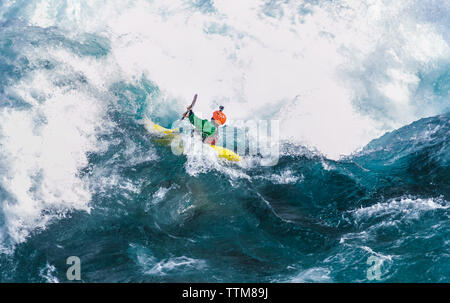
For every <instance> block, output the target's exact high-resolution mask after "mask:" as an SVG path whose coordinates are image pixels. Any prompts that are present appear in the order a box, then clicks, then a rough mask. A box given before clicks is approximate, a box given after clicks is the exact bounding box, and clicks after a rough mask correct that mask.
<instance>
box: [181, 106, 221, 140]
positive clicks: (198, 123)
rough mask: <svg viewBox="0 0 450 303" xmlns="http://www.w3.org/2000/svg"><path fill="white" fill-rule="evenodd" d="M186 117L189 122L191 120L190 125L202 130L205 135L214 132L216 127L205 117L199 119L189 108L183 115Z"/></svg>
mask: <svg viewBox="0 0 450 303" xmlns="http://www.w3.org/2000/svg"><path fill="white" fill-rule="evenodd" d="M185 117H186V118H189V122H191V124H192V125H194V127H195V129H197V130H198V131H200V132H202V134H203V135H205V136H211V135H212V134H214V133H215V131H216V129H215V127H214V126H213V125H212V124H211V122H209V121H208V120H206V119H203V120H202V119H200V118H199V117H197V116H196V115H195V114H194V112H193V111H192V110H189V112H188V113H187V114H186V115H185Z"/></svg>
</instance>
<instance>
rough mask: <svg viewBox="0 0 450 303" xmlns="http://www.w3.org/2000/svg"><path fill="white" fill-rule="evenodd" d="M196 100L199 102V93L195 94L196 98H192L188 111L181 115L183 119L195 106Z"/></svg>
mask: <svg viewBox="0 0 450 303" xmlns="http://www.w3.org/2000/svg"><path fill="white" fill-rule="evenodd" d="M195 102H197V94H195V96H194V100H192V103H191V105H189V106H188V108H187V111H186V112H185V113H184V115H183V117H181V120H183V119H184V118H186V117H185V115H187V113H188V112H189V111H190V110H191V109H192V108H193V107H194V105H195Z"/></svg>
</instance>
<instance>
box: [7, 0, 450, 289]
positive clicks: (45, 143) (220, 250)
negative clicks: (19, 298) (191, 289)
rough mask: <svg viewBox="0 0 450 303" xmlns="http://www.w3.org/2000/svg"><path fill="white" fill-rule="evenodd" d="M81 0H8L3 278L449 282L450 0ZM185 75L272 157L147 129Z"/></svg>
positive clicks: (186, 96) (175, 98) (181, 87)
mask: <svg viewBox="0 0 450 303" xmlns="http://www.w3.org/2000/svg"><path fill="white" fill-rule="evenodd" d="M80 3H81V4H77V5H75V4H71V2H69V1H67V2H66V1H33V2H29V1H23V2H21V1H14V2H8V1H5V2H2V4H0V24H1V29H0V73H1V77H0V155H1V157H0V281H2V282H66V281H68V280H67V277H66V270H67V268H68V267H69V265H67V264H66V260H67V258H68V257H69V256H78V257H79V258H80V260H81V279H82V281H85V282H141V281H146V282H449V273H450V259H449V241H448V239H449V233H450V228H449V226H450V225H449V199H450V187H449V180H450V170H449V160H450V152H449V147H448V144H449V137H450V136H449V134H450V115H449V105H450V103H449V62H450V61H449V59H450V56H449V54H450V52H449V50H450V48H449V45H448V41H449V40H448V37H449V36H448V20H449V18H448V16H449V8H448V6H446V5H445V4H443V3H441V2H438V1H431V2H430V3H429V5H428V6H427V7H426V9H425V8H424V7H422V6H423V4H421V2H418V1H404V2H402V4H398V5H397V6H393V5H392V6H390V7H385V6H381V5H380V6H375V5H372V6H371V5H368V6H367V7H360V6H355V7H352V6H351V5H350V4H349V5H348V6H343V5H341V4H342V3H341V4H336V3H330V2H329V1H286V2H283V3H277V2H275V1H259V2H258V1H255V2H254V3H253V4H252V5H253V6H251V7H250V6H249V7H247V6H242V7H237V6H231V5H230V4H228V5H227V4H226V2H224V1H161V2H160V1H134V2H131V1H130V2H126V1H125V2H124V1H121V2H117V3H116V2H112V1H108V2H98V3H97V4H95V5H94V4H89V3H83V2H80ZM255 7H256V8H257V9H256V10H255V9H254V8H255ZM377 12H378V13H380V12H381V14H380V15H377V14H378V13H377ZM371 16H373V19H371V18H372V17H371ZM380 16H383V18H381V17H380ZM399 16H401V17H399ZM446 16H447V18H446ZM359 18H361V20H364V22H362V21H361V20H360V19H359ZM360 21H361V23H358V22H360ZM366 23H367V24H366ZM394 23H395V24H398V23H401V24H402V26H403V27H402V29H397V27H396V29H392V24H394ZM314 24H319V25H320V26H318V27H316V26H314ZM415 24H421V25H422V26H421V27H416V26H415ZM344 25H345V26H344ZM364 26H368V27H367V28H365V27H364ZM399 28H400V27H399ZM353 30H355V31H353ZM347 31H348V32H347ZM355 34H356V35H357V36H356V38H355V36H354V35H355ZM291 35H292V36H291ZM390 35H396V37H397V39H396V40H395V41H393V40H390V38H392V37H391V36H390ZM279 37H282V38H279ZM372 38H373V40H371V39H372ZM358 39H360V43H354V42H352V41H353V40H356V41H358ZM283 41H284V42H286V44H283V43H284V42H283ZM428 45H432V46H433V47H432V51H430V50H429V48H428ZM324 49H325V51H323V50H324ZM335 75H338V77H335ZM294 80H295V81H294ZM196 92H198V93H199V96H200V100H199V104H198V105H197V107H198V111H199V112H200V113H202V112H203V113H207V112H208V111H210V110H212V109H213V108H215V107H216V103H220V104H224V105H225V112H226V113H227V115H228V118H229V126H233V123H235V124H234V125H235V126H237V128H238V129H239V127H240V126H239V125H240V124H239V121H233V119H242V120H245V119H250V118H252V119H269V118H273V119H278V120H280V121H281V122H280V123H281V130H282V137H281V138H280V140H281V141H280V143H281V145H280V157H279V161H278V163H277V164H276V165H275V166H270V167H266V166H261V165H260V164H259V163H260V162H259V158H258V157H251V156H244V161H243V163H242V164H229V163H225V162H221V161H218V160H217V161H216V160H211V159H205V158H198V157H193V156H192V155H187V156H186V155H182V156H177V155H174V154H172V153H171V152H170V149H169V148H168V147H167V146H163V145H160V144H158V143H155V142H154V141H152V139H151V136H150V135H149V134H148V133H147V132H146V130H145V129H144V127H143V126H142V124H141V119H142V117H143V116H144V115H145V114H146V115H149V116H151V117H152V119H154V120H155V121H157V122H159V123H160V124H162V125H164V126H167V127H168V126H170V125H171V123H172V122H173V121H175V120H176V119H177V118H178V117H179V115H180V113H181V112H182V111H183V109H184V107H185V105H186V104H189V103H190V101H191V100H190V98H191V96H192V95H193V94H194V93H196ZM330 100H331V101H332V102H330ZM317 121H320V123H318V122H317ZM347 123H348V124H347ZM296 125H298V127H295V126H296ZM241 130H242V129H241ZM371 257H374V258H376V260H378V261H377V262H378V263H372V262H371V261H370V260H371V259H370V258H371ZM374 264H378V268H377V269H378V272H379V275H376V277H375V278H373V273H374V272H373V271H372V270H371V268H373V267H372V266H373V265H374Z"/></svg>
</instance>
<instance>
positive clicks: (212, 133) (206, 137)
mask: <svg viewBox="0 0 450 303" xmlns="http://www.w3.org/2000/svg"><path fill="white" fill-rule="evenodd" d="M223 108H224V107H223V106H220V107H219V110H216V111H215V112H214V113H213V116H212V117H211V121H208V120H207V119H203V120H202V119H200V118H199V117H197V116H196V115H195V114H194V112H193V111H192V107H191V106H190V107H188V111H187V112H186V113H185V114H184V117H186V118H188V119H189V122H191V124H192V125H194V127H195V129H196V130H198V131H199V132H201V134H202V141H203V142H204V143H206V144H209V145H216V142H217V139H218V133H219V126H221V125H224V124H225V121H226V120H227V117H226V116H225V114H224V113H223Z"/></svg>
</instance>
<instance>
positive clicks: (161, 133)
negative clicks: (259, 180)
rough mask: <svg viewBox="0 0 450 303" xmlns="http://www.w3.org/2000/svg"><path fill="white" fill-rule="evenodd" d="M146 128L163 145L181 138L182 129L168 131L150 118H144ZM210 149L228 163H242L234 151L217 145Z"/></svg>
mask: <svg viewBox="0 0 450 303" xmlns="http://www.w3.org/2000/svg"><path fill="white" fill-rule="evenodd" d="M144 127H145V129H146V130H147V131H148V132H149V133H150V134H152V135H155V136H157V137H158V139H156V140H155V141H157V142H159V143H162V144H170V142H171V141H172V140H173V139H174V138H176V136H179V134H180V129H179V128H175V129H168V128H165V127H162V126H161V125H158V124H156V123H154V122H153V121H152V120H150V119H149V118H148V117H144ZM207 145H208V146H209V147H211V148H213V149H214V150H216V152H217V155H218V157H219V158H222V159H226V160H228V161H233V162H239V161H241V156H239V155H238V154H236V153H235V152H233V151H232V150H229V149H227V148H225V147H221V146H215V145H209V144H207Z"/></svg>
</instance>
